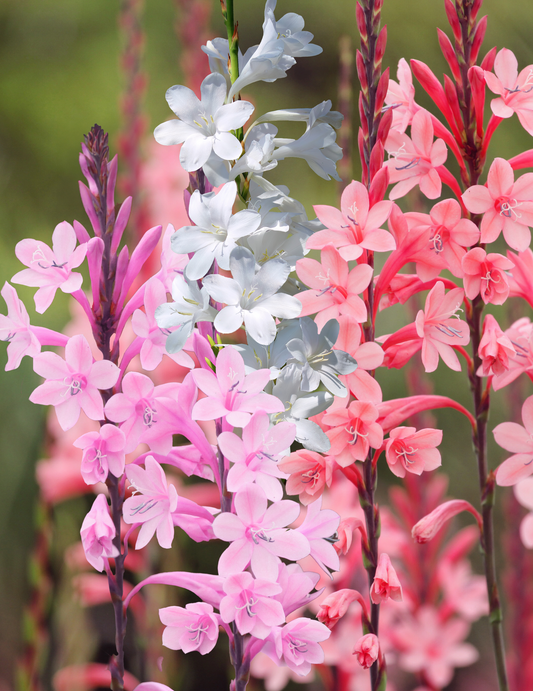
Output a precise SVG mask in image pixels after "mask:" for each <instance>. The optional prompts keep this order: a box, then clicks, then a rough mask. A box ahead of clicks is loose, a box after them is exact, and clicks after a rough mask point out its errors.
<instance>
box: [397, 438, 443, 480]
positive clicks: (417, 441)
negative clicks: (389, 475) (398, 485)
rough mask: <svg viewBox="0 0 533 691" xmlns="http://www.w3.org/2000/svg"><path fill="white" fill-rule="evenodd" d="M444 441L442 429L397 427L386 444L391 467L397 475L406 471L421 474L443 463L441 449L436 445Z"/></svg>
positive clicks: (399, 475) (401, 475)
mask: <svg viewBox="0 0 533 691" xmlns="http://www.w3.org/2000/svg"><path fill="white" fill-rule="evenodd" d="M441 441H442V430H440V429H421V430H418V432H417V431H416V428H415V427H396V428H395V429H392V430H391V431H390V435H389V439H387V442H386V446H385V455H386V458H387V463H388V464H389V468H390V469H391V471H392V472H393V473H394V474H395V475H396V476H397V477H405V473H406V472H409V473H414V474H415V475H421V474H422V473H423V472H424V470H435V468H438V467H439V466H440V464H441V457H440V451H438V450H437V449H436V448H435V447H436V446H438V445H439V444H440V443H441Z"/></svg>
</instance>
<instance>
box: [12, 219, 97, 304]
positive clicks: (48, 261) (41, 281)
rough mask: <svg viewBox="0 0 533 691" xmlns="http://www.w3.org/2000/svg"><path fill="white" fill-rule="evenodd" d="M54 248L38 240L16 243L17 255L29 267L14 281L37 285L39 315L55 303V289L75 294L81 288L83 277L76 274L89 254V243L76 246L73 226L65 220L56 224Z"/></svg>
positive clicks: (21, 283) (36, 294)
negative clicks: (75, 270)
mask: <svg viewBox="0 0 533 691" xmlns="http://www.w3.org/2000/svg"><path fill="white" fill-rule="evenodd" d="M52 243H53V245H52V246H53V250H51V249H50V248H49V247H48V245H45V244H44V243H42V242H39V241H38V240H29V239H27V240H21V242H19V243H17V246H16V248H15V254H16V255H17V257H18V259H19V260H20V261H21V262H22V263H23V264H24V265H25V266H27V267H29V268H28V269H23V270H22V271H19V272H18V273H17V274H15V275H14V276H13V279H12V280H13V283H18V284H20V285H23V286H31V287H38V288H39V290H38V291H37V292H36V293H35V298H34V299H35V309H36V310H37V312H39V314H42V313H43V312H44V311H46V310H47V309H48V308H49V307H50V305H51V304H52V300H53V299H54V295H55V294H56V290H57V289H58V288H61V290H62V291H63V292H64V293H74V292H75V291H76V290H79V289H80V288H81V284H82V281H83V277H82V275H81V274H78V273H73V272H72V269H75V268H76V267H78V266H79V265H80V264H81V263H82V262H83V260H84V259H85V255H86V253H87V244H83V245H80V246H79V247H77V248H76V233H75V231H74V228H73V227H72V226H71V225H70V223H67V222H66V221H63V222H62V223H59V225H57V226H56V227H55V230H54V232H53V234H52Z"/></svg>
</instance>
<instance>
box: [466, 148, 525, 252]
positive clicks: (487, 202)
mask: <svg viewBox="0 0 533 691" xmlns="http://www.w3.org/2000/svg"><path fill="white" fill-rule="evenodd" d="M463 202H464V205H465V206H466V208H467V209H468V210H469V211H470V212H471V213H474V214H483V218H482V219H481V226H480V230H481V242H483V243H488V242H494V241H495V240H497V239H498V237H499V235H500V233H501V232H503V237H504V238H505V242H506V243H507V244H508V245H509V247H511V248H512V249H514V250H517V251H518V252H523V251H524V250H525V249H526V248H527V247H529V244H530V242H531V231H530V229H529V226H533V173H526V174H525V175H522V177H520V178H519V179H518V180H517V181H516V182H515V181H514V172H513V169H512V167H511V164H510V163H509V161H506V160H505V159H504V158H495V159H494V161H493V163H492V165H491V167H490V169H489V173H488V176H487V185H486V186H485V185H473V186H472V187H469V188H468V189H467V190H466V192H465V193H464V194H463Z"/></svg>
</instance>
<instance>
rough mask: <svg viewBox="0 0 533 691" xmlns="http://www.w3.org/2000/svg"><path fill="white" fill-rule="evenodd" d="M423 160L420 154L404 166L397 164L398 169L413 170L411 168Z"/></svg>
mask: <svg viewBox="0 0 533 691" xmlns="http://www.w3.org/2000/svg"><path fill="white" fill-rule="evenodd" d="M421 160H422V157H421V156H418V157H417V158H413V159H411V160H410V161H409V163H406V164H405V165H404V166H395V167H396V170H411V168H415V167H416V166H417V165H418V164H419V163H420V161H421Z"/></svg>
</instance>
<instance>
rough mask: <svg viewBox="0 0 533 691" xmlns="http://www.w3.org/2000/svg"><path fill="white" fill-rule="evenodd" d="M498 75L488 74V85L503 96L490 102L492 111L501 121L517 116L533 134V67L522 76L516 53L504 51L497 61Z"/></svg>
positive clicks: (500, 52) (496, 69)
mask: <svg viewBox="0 0 533 691" xmlns="http://www.w3.org/2000/svg"><path fill="white" fill-rule="evenodd" d="M494 72H495V74H492V72H488V71H487V70H485V71H484V74H485V81H486V82H487V86H488V87H489V89H490V90H491V91H492V92H493V93H495V94H498V96H499V98H495V99H493V100H492V101H491V102H490V107H491V110H492V112H493V113H494V115H496V116H497V117H499V118H510V117H511V115H512V114H513V113H516V114H517V115H518V119H519V120H520V123H521V124H522V127H523V128H524V129H525V130H526V132H528V133H529V134H531V135H533V93H532V91H533V65H528V66H527V67H524V69H523V70H522V71H521V72H520V74H518V61H517V59H516V57H515V56H514V53H513V52H512V51H510V50H509V49H508V48H502V49H501V50H500V51H499V53H498V54H497V55H496V59H495V60H494Z"/></svg>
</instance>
